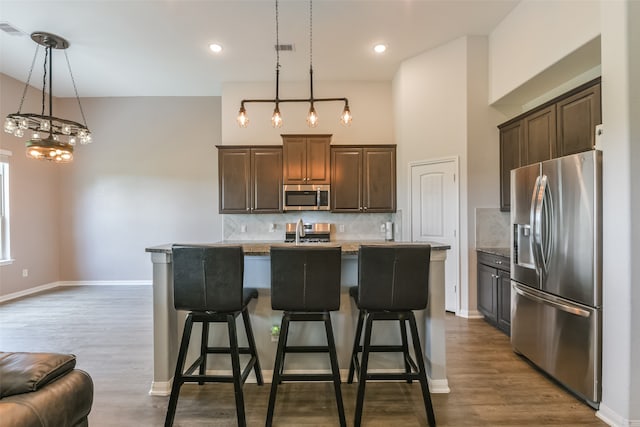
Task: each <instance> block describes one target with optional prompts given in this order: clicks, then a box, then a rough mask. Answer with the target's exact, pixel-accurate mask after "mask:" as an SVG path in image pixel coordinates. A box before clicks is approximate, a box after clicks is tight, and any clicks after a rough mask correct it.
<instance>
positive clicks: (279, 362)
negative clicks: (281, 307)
mask: <svg viewBox="0 0 640 427" xmlns="http://www.w3.org/2000/svg"><path fill="white" fill-rule="evenodd" d="M288 333H289V313H287V312H285V313H284V315H283V316H282V323H281V325H280V338H279V339H278V350H277V351H276V360H275V363H274V366H273V379H272V380H271V392H270V394H269V406H268V408H267V419H266V421H265V426H266V427H270V426H271V424H272V423H273V411H274V409H275V406H276V394H277V393H278V384H280V381H281V380H280V375H282V367H283V366H284V364H283V362H284V348H285V343H286V340H287V335H288Z"/></svg>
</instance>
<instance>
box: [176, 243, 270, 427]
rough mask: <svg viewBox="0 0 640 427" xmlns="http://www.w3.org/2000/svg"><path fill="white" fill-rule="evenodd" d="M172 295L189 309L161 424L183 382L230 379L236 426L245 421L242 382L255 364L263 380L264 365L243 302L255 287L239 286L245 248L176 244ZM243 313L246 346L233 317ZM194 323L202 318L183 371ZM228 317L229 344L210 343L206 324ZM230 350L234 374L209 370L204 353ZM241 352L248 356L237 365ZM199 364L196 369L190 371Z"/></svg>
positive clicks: (255, 294)
mask: <svg viewBox="0 0 640 427" xmlns="http://www.w3.org/2000/svg"><path fill="white" fill-rule="evenodd" d="M172 251H173V252H172V256H173V295H174V306H175V308H176V309H177V310H188V311H189V313H188V314H187V318H186V321H185V324H184V331H183V333H182V341H181V343H180V351H179V352H178V360H177V362H176V371H175V375H174V377H173V386H172V388H171V397H170V398H169V406H168V408H167V417H166V419H165V426H171V425H173V420H174V418H175V413H176V406H177V404H178V395H179V393H180V387H181V386H182V384H184V383H196V382H197V383H198V384H200V385H202V384H204V383H208V382H224V383H230V382H232V383H233V385H234V390H235V400H236V413H237V418H238V426H245V425H246V420H245V414H244V397H243V393H242V385H243V384H244V382H245V381H246V379H247V377H248V376H249V373H250V372H251V370H252V369H253V370H254V372H255V376H256V380H257V382H258V385H262V384H263V380H262V371H261V370H260V362H259V360H258V353H257V351H256V343H255V340H254V338H253V332H252V330H251V321H250V319H249V312H248V311H247V305H248V304H249V302H250V301H251V299H252V298H257V297H258V291H257V290H256V289H253V288H243V278H244V277H243V276H244V254H243V252H242V247H240V246H217V247H215V246H179V245H174V246H173V248H172ZM240 314H242V320H243V321H244V327H245V330H246V335H247V341H248V344H249V346H248V347H240V346H239V345H238V334H237V330H236V319H237V317H238V315H240ZM194 323H202V335H201V338H200V355H199V357H198V358H197V359H196V361H195V362H193V364H191V366H189V367H188V368H187V369H186V371H185V369H184V365H185V359H186V356H187V350H188V349H189V340H190V338H191V330H192V327H193V324H194ZM210 323H226V324H227V328H228V333H229V346H228V347H209V344H208V338H209V324H210ZM209 354H229V355H231V366H232V372H233V374H232V375H207V373H206V369H207V355H209ZM240 354H249V355H250V356H251V357H250V359H249V361H248V362H247V364H246V366H245V367H244V369H243V370H242V372H241V370H240ZM196 369H198V374H194V371H195V370H196Z"/></svg>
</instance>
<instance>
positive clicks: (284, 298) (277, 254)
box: [271, 247, 342, 312]
mask: <svg viewBox="0 0 640 427" xmlns="http://www.w3.org/2000/svg"><path fill="white" fill-rule="evenodd" d="M271 260H272V262H271V307H272V308H273V309H274V310H284V311H306V312H313V311H334V310H338V309H339V308H340V273H341V260H342V254H341V250H340V248H334V247H315V248H313V250H306V249H300V248H284V247H283V248H280V247H273V248H271Z"/></svg>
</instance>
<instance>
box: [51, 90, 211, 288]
mask: <svg viewBox="0 0 640 427" xmlns="http://www.w3.org/2000/svg"><path fill="white" fill-rule="evenodd" d="M60 103H61V105H62V106H63V108H62V110H63V112H62V113H61V114H64V113H65V112H67V113H68V114H72V112H73V111H77V104H76V102H75V99H64V100H60ZM82 103H83V104H82V105H83V108H84V111H85V115H86V117H87V121H88V123H87V124H88V126H89V128H90V129H91V130H92V132H93V140H94V142H93V143H92V144H90V145H86V146H79V147H78V148H77V149H76V152H75V160H74V162H73V163H72V164H70V165H66V166H65V167H64V168H63V169H61V180H60V184H61V187H60V191H59V198H60V223H59V226H60V230H61V232H62V233H61V236H60V253H61V254H62V257H61V260H60V280H71V281H75V280H150V279H151V262H150V259H149V254H147V253H145V248H146V247H148V246H154V245H158V244H163V243H171V242H211V241H217V240H220V238H221V233H222V226H221V218H220V215H219V214H218V184H217V182H218V175H217V169H218V168H217V165H218V163H217V150H216V148H215V145H216V144H220V98H219V97H152V98H143V97H137V98H88V99H83V100H82Z"/></svg>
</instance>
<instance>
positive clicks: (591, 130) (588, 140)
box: [556, 84, 602, 157]
mask: <svg viewBox="0 0 640 427" xmlns="http://www.w3.org/2000/svg"><path fill="white" fill-rule="evenodd" d="M557 115H558V123H557V126H558V132H557V144H558V145H557V150H556V151H557V155H558V157H561V156H566V155H569V154H575V153H580V152H582V151H587V150H592V149H593V148H594V147H595V144H596V136H595V129H596V125H599V124H600V123H602V112H601V107H600V85H599V84H597V85H595V86H592V87H589V88H587V89H584V90H583V91H581V92H578V93H576V94H575V95H572V96H570V97H568V98H567V99H564V100H562V101H560V102H558V104H557Z"/></svg>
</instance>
